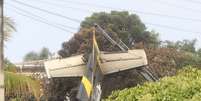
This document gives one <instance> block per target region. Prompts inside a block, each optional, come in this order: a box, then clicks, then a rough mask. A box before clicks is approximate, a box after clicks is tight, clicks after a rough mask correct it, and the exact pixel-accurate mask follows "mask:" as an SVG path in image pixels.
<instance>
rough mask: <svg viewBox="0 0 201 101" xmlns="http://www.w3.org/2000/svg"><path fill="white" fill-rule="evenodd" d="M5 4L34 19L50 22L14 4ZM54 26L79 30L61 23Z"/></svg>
mask: <svg viewBox="0 0 201 101" xmlns="http://www.w3.org/2000/svg"><path fill="white" fill-rule="evenodd" d="M5 4H6V5H10V7H12V8H15V9H17V10H18V11H21V12H24V13H26V14H27V15H31V16H33V17H37V18H39V19H41V20H44V21H46V22H49V21H48V20H47V19H45V18H42V17H41V16H38V15H36V14H33V13H31V12H28V11H26V10H24V9H21V8H19V7H16V6H15V5H12V4H9V3H5ZM49 23H53V22H49ZM54 24H55V25H60V26H63V27H65V28H69V29H76V30H77V28H75V27H71V26H67V25H63V24H59V23H54Z"/></svg>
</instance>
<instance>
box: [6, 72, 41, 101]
mask: <svg viewBox="0 0 201 101" xmlns="http://www.w3.org/2000/svg"><path fill="white" fill-rule="evenodd" d="M41 94H42V92H41V91H40V81H38V80H34V79H32V78H30V77H27V76H24V75H21V74H16V73H13V72H8V71H6V72H5V96H7V97H8V98H11V99H13V100H14V99H15V100H14V101H26V99H27V98H28V97H30V96H32V95H33V96H34V98H35V99H36V100H37V101H39V99H40V96H41ZM17 99H20V100H17ZM11 101H12V100H11Z"/></svg>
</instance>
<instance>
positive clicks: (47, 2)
mask: <svg viewBox="0 0 201 101" xmlns="http://www.w3.org/2000/svg"><path fill="white" fill-rule="evenodd" d="M33 1H36V0H33ZM37 1H40V3H41V2H42V3H44V4H48V5H51V6H56V7H60V8H63V7H65V8H70V9H73V10H78V11H84V12H92V13H93V11H92V10H89V9H83V8H76V7H72V6H68V5H63V4H57V3H52V2H49V1H44V0H37ZM37 1H36V2H37Z"/></svg>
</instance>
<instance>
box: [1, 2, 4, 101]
mask: <svg viewBox="0 0 201 101" xmlns="http://www.w3.org/2000/svg"><path fill="white" fill-rule="evenodd" d="M0 16H1V19H0V35H1V36H0V101H4V72H3V70H4V69H3V63H4V62H3V60H4V55H3V53H4V52H3V49H4V35H3V0H0Z"/></svg>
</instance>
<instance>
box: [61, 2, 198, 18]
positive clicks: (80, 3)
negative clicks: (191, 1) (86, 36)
mask: <svg viewBox="0 0 201 101" xmlns="http://www.w3.org/2000/svg"><path fill="white" fill-rule="evenodd" d="M63 1H64V2H65V3H72V4H79V5H85V6H93V7H98V8H104V9H105V8H107V9H110V10H113V9H117V10H121V11H130V12H134V13H141V14H145V15H152V16H161V17H166V18H172V19H177V20H188V21H194V22H201V19H195V18H186V17H179V16H173V15H167V14H161V13H155V12H144V11H139V10H129V9H122V8H114V7H109V6H105V5H99V4H93V3H87V2H78V1H71V0H66V1H68V2H66V1H65V0H63Z"/></svg>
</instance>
